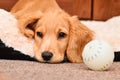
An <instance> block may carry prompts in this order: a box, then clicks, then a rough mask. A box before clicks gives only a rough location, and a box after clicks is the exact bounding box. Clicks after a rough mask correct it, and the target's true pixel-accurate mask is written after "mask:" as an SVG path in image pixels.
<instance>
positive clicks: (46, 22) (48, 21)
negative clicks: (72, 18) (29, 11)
mask: <svg viewBox="0 0 120 80" xmlns="http://www.w3.org/2000/svg"><path fill="white" fill-rule="evenodd" d="M37 26H38V27H40V26H41V27H42V26H43V27H48V28H54V29H55V27H58V26H59V27H69V25H68V21H67V20H66V19H64V17H63V16H62V15H61V14H60V13H58V12H55V13H51V12H50V13H48V14H45V15H43V17H41V19H40V20H39V21H38V24H37Z"/></svg>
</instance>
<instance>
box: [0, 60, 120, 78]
mask: <svg viewBox="0 0 120 80" xmlns="http://www.w3.org/2000/svg"><path fill="white" fill-rule="evenodd" d="M0 80H120V62H114V63H113V65H112V66H111V67H110V69H109V70H108V71H92V70H89V69H88V68H87V67H86V66H85V65H84V64H74V63H60V64H47V63H46V64H45V63H39V62H32V61H17V60H14V61H12V60H0Z"/></svg>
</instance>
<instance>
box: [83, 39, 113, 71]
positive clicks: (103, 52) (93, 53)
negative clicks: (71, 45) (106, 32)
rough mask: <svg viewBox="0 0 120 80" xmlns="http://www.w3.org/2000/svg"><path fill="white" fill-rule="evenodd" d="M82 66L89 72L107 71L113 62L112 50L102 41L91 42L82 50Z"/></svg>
mask: <svg viewBox="0 0 120 80" xmlns="http://www.w3.org/2000/svg"><path fill="white" fill-rule="evenodd" d="M82 57H83V62H84V64H85V65H86V66H87V67H88V68H89V69H91V70H98V71H100V70H107V69H109V67H110V66H111V65H112V63H113V60H114V51H113V48H112V47H111V46H110V45H109V44H108V43H107V42H105V41H103V40H93V41H91V42H89V43H88V44H87V45H86V46H85V47H84V49H83V53H82Z"/></svg>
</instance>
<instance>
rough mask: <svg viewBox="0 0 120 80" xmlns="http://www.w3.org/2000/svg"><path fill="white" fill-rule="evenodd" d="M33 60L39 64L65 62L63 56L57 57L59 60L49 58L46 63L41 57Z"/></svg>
mask: <svg viewBox="0 0 120 80" xmlns="http://www.w3.org/2000/svg"><path fill="white" fill-rule="evenodd" d="M35 58H36V59H37V60H38V61H39V62H41V63H61V62H63V61H64V62H65V60H64V56H63V57H59V58H56V59H55V58H54V57H53V58H51V59H50V60H48V61H46V60H44V59H43V58H42V57H40V56H35Z"/></svg>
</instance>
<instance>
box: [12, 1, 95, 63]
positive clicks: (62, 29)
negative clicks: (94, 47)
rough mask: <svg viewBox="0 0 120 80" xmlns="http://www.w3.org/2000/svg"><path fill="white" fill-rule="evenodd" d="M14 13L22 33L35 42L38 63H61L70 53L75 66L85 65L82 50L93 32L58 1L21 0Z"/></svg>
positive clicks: (69, 57) (14, 8)
mask: <svg viewBox="0 0 120 80" xmlns="http://www.w3.org/2000/svg"><path fill="white" fill-rule="evenodd" d="M11 13H12V14H13V15H14V16H15V17H16V18H17V19H18V22H19V29H20V31H21V32H22V33H23V34H24V35H26V36H27V37H29V38H34V39H35V48H34V51H35V53H34V54H35V57H36V59H37V60H39V61H40V62H50V63H57V62H61V61H63V60H64V56H65V53H66V54H67V58H68V59H69V60H70V61H71V62H78V63H80V62H82V57H81V55H82V50H83V48H84V46H85V44H87V43H88V42H89V41H90V40H92V36H93V34H92V31H91V30H89V29H88V28H87V27H85V26H84V25H83V24H81V23H80V21H79V20H78V19H77V17H74V16H73V17H71V16H70V15H69V14H67V13H66V12H65V11H63V10H62V9H61V8H60V7H59V6H58V5H57V3H56V1H55V0H19V1H18V2H17V4H16V5H15V6H14V7H13V8H12V10H11Z"/></svg>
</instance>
